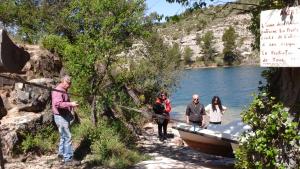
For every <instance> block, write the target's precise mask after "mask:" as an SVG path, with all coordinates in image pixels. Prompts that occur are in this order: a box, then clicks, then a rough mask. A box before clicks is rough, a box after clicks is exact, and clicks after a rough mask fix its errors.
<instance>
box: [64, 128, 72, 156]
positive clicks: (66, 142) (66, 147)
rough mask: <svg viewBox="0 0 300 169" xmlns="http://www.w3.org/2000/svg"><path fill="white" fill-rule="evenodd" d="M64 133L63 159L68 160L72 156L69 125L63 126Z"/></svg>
mask: <svg viewBox="0 0 300 169" xmlns="http://www.w3.org/2000/svg"><path fill="white" fill-rule="evenodd" d="M63 133H64V150H65V151H64V160H65V161H70V160H72V158H73V148H72V137H71V132H70V129H69V125H65V126H64V127H63Z"/></svg>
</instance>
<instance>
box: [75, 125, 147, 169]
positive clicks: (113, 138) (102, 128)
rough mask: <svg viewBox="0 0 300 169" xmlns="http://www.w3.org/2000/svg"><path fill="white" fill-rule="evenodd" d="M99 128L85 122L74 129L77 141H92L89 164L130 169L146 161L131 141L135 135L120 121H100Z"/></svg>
mask: <svg viewBox="0 0 300 169" xmlns="http://www.w3.org/2000/svg"><path fill="white" fill-rule="evenodd" d="M97 126H98V127H97V128H94V127H93V124H92V123H91V122H90V121H85V122H83V124H82V125H81V126H76V127H75V128H73V131H74V135H75V139H79V138H82V137H84V138H87V139H89V140H90V141H91V145H89V146H90V148H91V151H92V159H91V160H89V162H88V163H90V164H91V165H95V164H96V165H97V164H100V165H104V166H106V167H111V168H128V167H129V166H132V165H133V164H135V163H137V162H138V161H141V160H144V159H146V157H145V156H144V155H142V154H140V153H138V151H137V150H136V149H135V145H134V144H133V143H134V141H133V140H132V139H130V138H133V135H130V132H128V131H124V130H126V127H125V126H123V125H122V123H121V122H120V121H119V122H118V121H111V122H107V121H104V120H100V121H99V122H98V124H97ZM120 129H121V130H120ZM126 140H127V141H126ZM129 140H130V141H129ZM86 148H88V147H86Z"/></svg>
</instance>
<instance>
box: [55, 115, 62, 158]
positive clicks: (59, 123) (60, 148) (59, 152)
mask: <svg viewBox="0 0 300 169" xmlns="http://www.w3.org/2000/svg"><path fill="white" fill-rule="evenodd" d="M54 121H55V124H56V126H57V128H58V132H59V135H60V139H59V146H58V156H63V155H64V139H65V136H64V132H62V130H63V127H62V125H61V116H59V115H54Z"/></svg>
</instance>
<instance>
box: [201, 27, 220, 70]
mask: <svg viewBox="0 0 300 169" xmlns="http://www.w3.org/2000/svg"><path fill="white" fill-rule="evenodd" d="M214 38H215V37H214V35H213V32H212V31H208V32H206V33H205V34H204V35H203V36H202V37H201V42H198V44H199V45H200V47H201V49H202V51H203V54H204V55H203V60H204V63H205V64H206V65H207V64H208V63H210V62H214V61H215V58H214V57H215V53H216V50H215V48H214V44H215V42H214Z"/></svg>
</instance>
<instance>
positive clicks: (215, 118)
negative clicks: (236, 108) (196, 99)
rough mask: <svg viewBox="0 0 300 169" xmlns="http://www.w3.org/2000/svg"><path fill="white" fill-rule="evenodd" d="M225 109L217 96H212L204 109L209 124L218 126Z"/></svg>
mask: <svg viewBox="0 0 300 169" xmlns="http://www.w3.org/2000/svg"><path fill="white" fill-rule="evenodd" d="M226 109H227V108H226V107H225V106H223V105H222V102H221V99H220V98H219V96H214V97H213V98H212V100H211V104H209V105H207V106H206V107H205V111H206V113H207V115H208V116H209V124H215V125H220V124H221V123H222V116H223V114H224V112H225V110H226Z"/></svg>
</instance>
